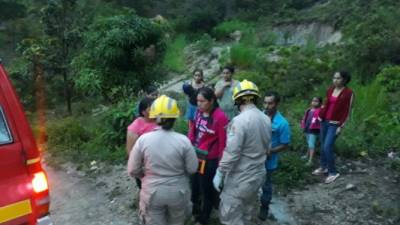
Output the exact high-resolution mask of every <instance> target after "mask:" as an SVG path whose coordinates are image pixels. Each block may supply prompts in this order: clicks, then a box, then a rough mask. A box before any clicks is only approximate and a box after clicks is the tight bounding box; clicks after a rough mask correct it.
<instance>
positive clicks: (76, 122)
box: [47, 102, 134, 163]
mask: <svg viewBox="0 0 400 225" xmlns="http://www.w3.org/2000/svg"><path fill="white" fill-rule="evenodd" d="M82 107H84V106H82ZM86 107H90V105H86ZM95 111H97V112H95V114H83V115H81V116H79V117H67V118H63V119H53V120H50V121H49V122H48V123H47V133H48V137H49V138H48V147H49V151H50V152H51V153H52V154H53V155H54V156H55V157H57V158H62V159H63V160H70V161H74V162H76V163H86V162H90V161H92V160H102V161H108V162H123V161H124V159H125V154H126V151H125V139H126V128H127V127H128V125H129V124H130V123H131V122H132V121H133V111H134V104H133V103H130V102H120V103H118V104H116V105H114V106H113V107H109V108H107V107H106V108H97V109H96V110H95ZM83 124H84V125H83Z"/></svg>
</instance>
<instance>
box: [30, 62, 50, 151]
mask: <svg viewBox="0 0 400 225" xmlns="http://www.w3.org/2000/svg"><path fill="white" fill-rule="evenodd" d="M38 57H39V56H34V57H33V76H34V82H35V98H36V112H37V115H38V125H39V126H38V127H39V135H38V138H37V143H38V144H39V147H42V146H43V144H44V143H45V142H46V140H47V132H46V108H47V107H46V91H45V80H44V72H43V64H42V63H41V60H40V58H38Z"/></svg>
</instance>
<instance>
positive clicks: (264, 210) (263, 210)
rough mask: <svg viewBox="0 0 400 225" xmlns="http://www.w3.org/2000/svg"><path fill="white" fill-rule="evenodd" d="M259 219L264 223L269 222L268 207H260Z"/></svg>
mask: <svg viewBox="0 0 400 225" xmlns="http://www.w3.org/2000/svg"><path fill="white" fill-rule="evenodd" d="M258 218H259V219H260V220H262V221H265V220H267V218H268V207H262V206H261V207H260V212H259V213H258Z"/></svg>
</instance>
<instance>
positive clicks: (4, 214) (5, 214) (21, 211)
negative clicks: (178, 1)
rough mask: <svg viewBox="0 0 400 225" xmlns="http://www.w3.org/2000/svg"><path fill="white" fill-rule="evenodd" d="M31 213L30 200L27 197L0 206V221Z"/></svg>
mask: <svg viewBox="0 0 400 225" xmlns="http://www.w3.org/2000/svg"><path fill="white" fill-rule="evenodd" d="M30 213H32V208H31V201H30V200H29V199H27V200H24V201H20V202H16V203H13V204H10V205H6V206H3V207H1V208H0V223H4V222H7V221H10V220H13V219H16V218H18V217H21V216H25V215H28V214H30Z"/></svg>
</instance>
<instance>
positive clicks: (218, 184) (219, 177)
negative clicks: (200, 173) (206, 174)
mask: <svg viewBox="0 0 400 225" xmlns="http://www.w3.org/2000/svg"><path fill="white" fill-rule="evenodd" d="M223 182H224V175H223V174H222V173H221V172H220V171H219V170H218V169H217V172H216V173H215V175H214V179H213V185H214V188H215V190H217V191H218V192H221V189H222V186H223Z"/></svg>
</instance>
